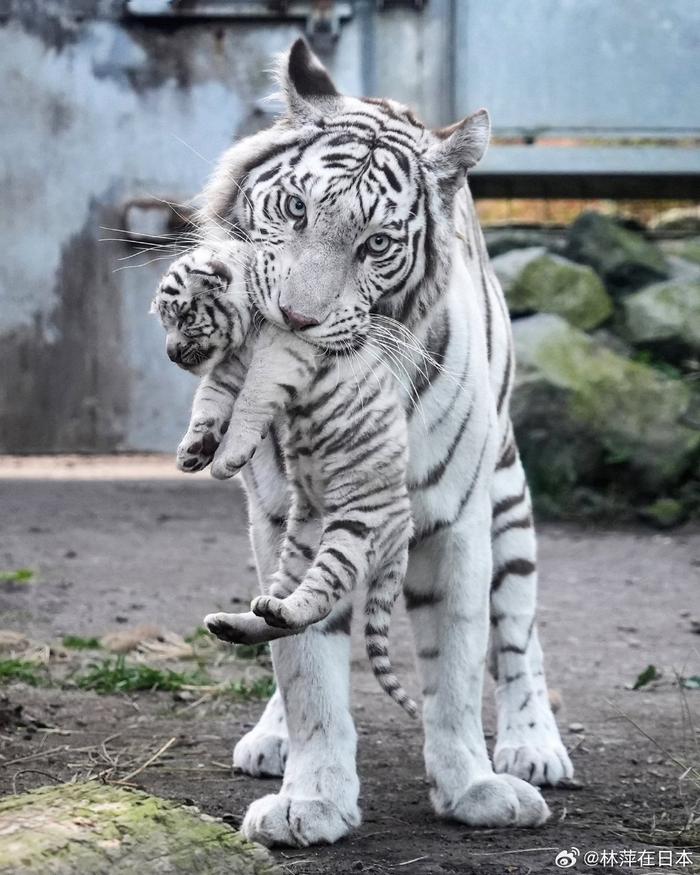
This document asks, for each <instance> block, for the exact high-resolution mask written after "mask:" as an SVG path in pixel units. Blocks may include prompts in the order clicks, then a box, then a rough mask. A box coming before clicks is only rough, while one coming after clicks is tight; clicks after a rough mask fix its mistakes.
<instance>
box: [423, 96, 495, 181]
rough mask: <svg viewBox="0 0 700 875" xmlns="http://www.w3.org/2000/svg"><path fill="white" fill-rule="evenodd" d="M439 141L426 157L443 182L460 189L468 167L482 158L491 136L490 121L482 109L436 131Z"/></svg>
mask: <svg viewBox="0 0 700 875" xmlns="http://www.w3.org/2000/svg"><path fill="white" fill-rule="evenodd" d="M433 134H434V135H435V136H436V137H437V138H438V140H439V141H440V142H438V143H436V144H435V145H434V146H431V147H430V149H428V151H427V153H426V158H427V159H428V161H429V162H430V164H431V165H432V167H433V170H434V171H435V173H436V174H437V177H438V180H439V181H440V183H441V184H444V185H446V186H447V187H448V188H449V187H451V186H454V188H458V187H459V186H460V185H462V183H463V182H464V177H465V176H466V173H467V170H469V169H470V168H471V167H474V166H475V165H476V164H478V163H479V161H481V159H482V158H483V157H484V153H485V152H486V147H487V146H488V144H489V138H490V136H491V120H490V119H489V114H488V112H487V111H486V110H485V109H479V110H477V112H475V113H474V114H473V115H469V116H467V117H466V118H465V119H462V121H461V122H457V123H456V124H454V125H450V127H448V128H441V129H439V130H437V131H433Z"/></svg>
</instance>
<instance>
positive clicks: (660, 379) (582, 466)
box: [512, 314, 700, 500]
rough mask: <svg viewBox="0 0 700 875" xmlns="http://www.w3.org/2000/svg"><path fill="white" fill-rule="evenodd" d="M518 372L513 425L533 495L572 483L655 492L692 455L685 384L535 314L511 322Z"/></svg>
mask: <svg viewBox="0 0 700 875" xmlns="http://www.w3.org/2000/svg"><path fill="white" fill-rule="evenodd" d="M513 331H514V336H515V343H516V350H517V356H518V376H517V382H516V390H515V393H514V398H513V411H512V413H513V421H514V424H515V427H516V431H517V432H518V439H519V442H520V446H521V451H522V453H523V458H524V460H525V464H526V467H527V468H528V472H529V473H530V475H531V477H532V480H533V485H534V487H535V491H538V490H539V491H540V492H543V493H546V494H548V495H550V496H553V497H554V499H555V500H556V499H557V496H558V495H561V496H563V497H565V496H566V494H567V492H570V491H571V490H572V489H573V488H574V487H576V486H577V485H585V486H595V487H597V488H598V487H600V488H607V487H608V486H610V485H611V484H612V485H613V486H614V488H615V489H617V490H619V491H621V492H625V491H626V492H627V494H632V495H636V494H637V493H639V494H646V495H655V494H658V491H659V490H660V489H664V488H666V487H667V486H671V485H673V484H675V483H677V482H678V481H679V479H680V478H681V477H682V476H683V474H684V472H685V471H686V470H687V469H688V468H689V466H691V465H692V464H693V461H694V459H695V458H697V455H698V452H699V451H700V432H698V431H696V430H694V429H692V428H689V427H687V426H686V425H684V424H683V420H684V417H685V416H686V415H687V413H688V410H689V408H690V405H691V395H690V390H689V388H688V386H687V385H686V384H685V383H684V382H682V381H681V380H674V379H670V378H667V377H665V376H664V375H662V374H660V373H659V372H657V371H656V370H654V369H653V368H651V367H648V366H646V365H643V364H640V363H637V362H632V361H629V360H627V359H625V358H623V357H621V356H619V355H616V354H615V353H614V352H611V351H610V350H609V349H606V348H605V347H603V346H601V345H600V344H598V343H596V341H594V340H593V339H591V338H590V337H589V336H587V335H586V334H584V333H583V332H581V331H578V330H577V329H575V328H572V327H571V326H570V325H569V324H568V323H567V322H566V321H565V320H564V319H562V318H561V317H558V316H554V315H549V314H538V315H536V316H531V317H529V318H526V319H520V320H518V321H516V322H515V323H514V326H513Z"/></svg>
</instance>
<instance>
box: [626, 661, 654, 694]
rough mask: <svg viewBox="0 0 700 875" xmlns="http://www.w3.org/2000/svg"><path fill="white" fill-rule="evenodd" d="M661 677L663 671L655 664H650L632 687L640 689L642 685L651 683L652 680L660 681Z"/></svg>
mask: <svg viewBox="0 0 700 875" xmlns="http://www.w3.org/2000/svg"><path fill="white" fill-rule="evenodd" d="M660 677H661V673H660V672H659V671H658V669H657V668H656V666H655V665H648V666H647V667H646V668H645V669H644V671H643V672H642V673H641V674H639V675H638V676H637V680H636V681H635V682H634V684H633V686H632V689H633V690H640V689H641V688H642V687H645V686H646V685H647V684H650V683H651V682H652V681H658V679H659V678H660Z"/></svg>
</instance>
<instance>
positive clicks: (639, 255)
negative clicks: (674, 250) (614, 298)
mask: <svg viewBox="0 0 700 875" xmlns="http://www.w3.org/2000/svg"><path fill="white" fill-rule="evenodd" d="M564 254H565V255H566V256H567V257H568V258H571V259H573V260H574V261H578V262H581V263H583V264H589V265H590V266H591V267H592V268H593V269H594V270H595V271H596V272H597V273H598V274H599V275H600V276H601V277H602V278H603V280H604V281H605V283H606V285H607V287H608V288H609V289H610V290H611V291H612V292H613V293H616V292H629V291H633V290H634V289H638V288H640V287H641V286H643V285H646V284H647V283H650V282H654V281H656V280H660V279H666V278H667V277H668V276H669V267H668V264H667V263H666V259H665V258H664V256H663V253H662V252H661V250H660V249H659V248H658V247H657V246H656V245H655V244H654V243H651V242H650V241H649V240H646V239H645V237H644V236H643V235H642V234H641V233H639V232H637V231H631V230H629V229H628V228H623V227H622V226H621V225H619V224H618V223H617V222H616V221H614V220H613V219H611V218H609V217H608V216H602V215H600V213H592V212H588V213H582V214H581V215H580V216H579V218H578V219H577V220H576V221H575V222H574V224H573V225H572V226H571V228H570V229H569V240H568V243H567V247H566V250H565V253H564Z"/></svg>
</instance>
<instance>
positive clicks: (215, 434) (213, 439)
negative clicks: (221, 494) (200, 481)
mask: <svg viewBox="0 0 700 875" xmlns="http://www.w3.org/2000/svg"><path fill="white" fill-rule="evenodd" d="M226 428H227V426H226V425H221V426H220V425H218V423H217V422H216V420H215V419H213V418H212V419H206V420H203V421H201V422H196V423H193V424H192V425H191V426H190V428H189V430H188V432H187V434H186V435H185V436H184V438H183V439H182V440H181V441H180V446H179V447H178V448H177V456H176V459H177V467H178V468H179V469H180V470H181V471H185V472H186V473H194V472H195V471H202V470H203V469H204V468H206V467H207V465H209V464H210V462H211V461H212V459H213V458H214V454H215V453H216V450H217V448H218V446H219V444H220V443H221V439H222V437H223V436H224V434H225V433H226Z"/></svg>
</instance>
